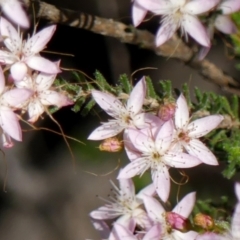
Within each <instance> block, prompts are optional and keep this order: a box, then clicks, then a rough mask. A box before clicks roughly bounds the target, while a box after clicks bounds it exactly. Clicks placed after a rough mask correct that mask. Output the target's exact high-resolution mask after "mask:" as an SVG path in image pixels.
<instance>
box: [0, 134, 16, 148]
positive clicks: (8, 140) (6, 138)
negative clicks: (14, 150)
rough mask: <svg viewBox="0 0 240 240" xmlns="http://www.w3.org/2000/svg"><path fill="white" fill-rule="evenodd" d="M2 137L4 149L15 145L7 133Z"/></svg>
mask: <svg viewBox="0 0 240 240" xmlns="http://www.w3.org/2000/svg"><path fill="white" fill-rule="evenodd" d="M1 137H2V143H3V147H5V148H11V147H13V145H14V144H13V142H12V139H11V137H10V136H9V135H8V134H7V133H4V132H3V133H2V136H1Z"/></svg>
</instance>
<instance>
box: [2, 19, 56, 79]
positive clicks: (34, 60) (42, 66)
mask: <svg viewBox="0 0 240 240" xmlns="http://www.w3.org/2000/svg"><path fill="white" fill-rule="evenodd" d="M55 29H56V25H53V26H50V27H46V28H44V29H43V30H41V31H40V32H38V33H36V34H34V35H33V36H32V37H30V38H29V39H28V40H23V39H22V35H21V34H20V33H19V32H18V31H17V30H16V29H15V28H14V27H13V26H12V24H11V23H9V22H8V21H7V20H6V19H4V18H1V23H0V31H1V35H2V37H3V39H4V40H3V42H4V44H5V46H6V48H7V50H0V63H2V64H5V65H7V66H10V71H11V75H12V77H13V79H14V80H16V81H19V80H22V79H23V78H24V76H25V75H26V74H27V72H28V70H29V69H34V70H37V71H41V72H44V73H48V74H56V73H59V72H60V69H59V66H58V63H54V62H51V61H49V60H47V59H46V58H43V57H41V56H40V55H39V52H40V51H42V50H43V49H44V48H45V47H46V44H47V43H48V42H49V40H50V39H51V37H52V35H53V33H54V32H55Z"/></svg>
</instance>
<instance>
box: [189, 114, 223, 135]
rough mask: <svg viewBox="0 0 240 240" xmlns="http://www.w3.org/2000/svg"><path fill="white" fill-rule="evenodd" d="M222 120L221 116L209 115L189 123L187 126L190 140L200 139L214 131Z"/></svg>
mask: <svg viewBox="0 0 240 240" xmlns="http://www.w3.org/2000/svg"><path fill="white" fill-rule="evenodd" d="M222 120H223V116H222V115H210V116H207V117H203V118H200V119H197V120H195V121H193V122H191V123H190V124H189V125H188V130H189V134H188V136H189V137H190V138H200V137H202V136H205V135H206V134H208V133H209V132H211V131H212V130H213V129H215V128H216V127H217V126H218V125H219V124H220V123H221V122H222Z"/></svg>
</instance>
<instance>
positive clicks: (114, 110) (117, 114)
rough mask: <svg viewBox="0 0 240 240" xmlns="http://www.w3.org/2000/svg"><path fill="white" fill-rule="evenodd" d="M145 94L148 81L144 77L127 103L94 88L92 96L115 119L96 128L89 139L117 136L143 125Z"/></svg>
mask: <svg viewBox="0 0 240 240" xmlns="http://www.w3.org/2000/svg"><path fill="white" fill-rule="evenodd" d="M145 94H146V83H145V78H144V77H143V78H142V79H141V80H140V81H139V82H138V83H137V84H136V86H135V87H134V88H133V90H132V92H131V94H130V96H129V99H128V101H127V104H126V105H124V104H123V103H122V102H121V101H119V100H118V98H117V97H115V96H113V95H112V94H109V93H104V92H100V91H96V90H93V91H92V96H93V98H94V100H95V101H96V102H97V104H98V105H99V106H100V107H101V108H102V109H103V110H104V111H105V112H106V113H107V114H108V115H110V116H112V117H113V118H115V119H111V120H109V121H108V122H106V123H103V124H102V126H100V127H98V128H96V129H95V130H94V131H93V132H92V133H91V134H90V136H89V137H88V139H90V140H102V139H106V138H110V137H113V136H116V135H117V134H118V133H120V132H121V131H123V130H124V129H126V128H129V127H140V126H143V125H144V113H141V112H142V105H143V101H144V99H145Z"/></svg>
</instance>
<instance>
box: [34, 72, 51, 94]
mask: <svg viewBox="0 0 240 240" xmlns="http://www.w3.org/2000/svg"><path fill="white" fill-rule="evenodd" d="M55 78H56V74H46V73H39V74H38V75H37V76H36V78H35V79H34V81H35V83H36V84H35V85H36V88H37V91H43V90H47V89H49V88H50V87H51V86H52V84H53V82H54V80H55Z"/></svg>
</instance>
